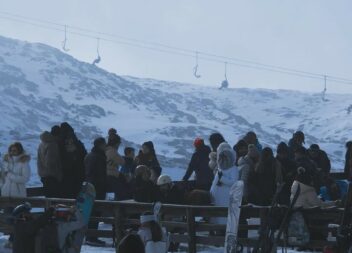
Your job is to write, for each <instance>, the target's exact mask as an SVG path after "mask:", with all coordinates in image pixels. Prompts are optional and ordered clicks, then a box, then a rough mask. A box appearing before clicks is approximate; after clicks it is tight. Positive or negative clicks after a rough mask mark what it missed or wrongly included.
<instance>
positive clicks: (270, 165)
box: [256, 147, 276, 173]
mask: <svg viewBox="0 0 352 253" xmlns="http://www.w3.org/2000/svg"><path fill="white" fill-rule="evenodd" d="M275 164H276V161H275V157H274V153H273V150H272V149H271V148H269V147H266V148H264V149H263V151H262V154H261V156H260V160H259V163H258V165H257V168H256V171H257V172H258V173H267V172H268V173H269V172H274V166H275Z"/></svg>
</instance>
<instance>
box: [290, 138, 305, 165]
mask: <svg viewBox="0 0 352 253" xmlns="http://www.w3.org/2000/svg"><path fill="white" fill-rule="evenodd" d="M304 143H305V136H304V133H303V132H302V131H297V132H295V133H294V134H293V136H292V138H291V139H290V140H289V142H288V148H289V157H290V159H295V151H296V150H297V149H298V148H300V147H303V144H304Z"/></svg>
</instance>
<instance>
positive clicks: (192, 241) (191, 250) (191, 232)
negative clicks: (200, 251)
mask: <svg viewBox="0 0 352 253" xmlns="http://www.w3.org/2000/svg"><path fill="white" fill-rule="evenodd" d="M186 214H187V231H188V253H196V252H197V240H196V224H195V219H194V213H193V209H191V208H187V210H186Z"/></svg>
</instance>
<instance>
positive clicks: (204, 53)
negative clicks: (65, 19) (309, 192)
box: [0, 11, 352, 83]
mask: <svg viewBox="0 0 352 253" xmlns="http://www.w3.org/2000/svg"><path fill="white" fill-rule="evenodd" d="M1 13H2V14H4V15H8V16H14V17H17V18H22V19H28V20H32V21H35V22H41V23H47V24H51V25H55V26H62V24H60V23H56V22H52V21H48V20H43V19H38V18H31V17H28V16H23V15H18V14H13V13H10V12H6V11H0V14H1ZM67 27H68V28H70V29H74V30H79V31H84V32H88V33H94V34H101V35H106V36H109V37H118V38H120V39H124V40H128V41H133V42H136V43H142V44H150V45H154V46H160V47H165V48H168V49H172V50H177V51H182V52H186V53H192V52H194V50H190V49H185V48H180V47H174V46H169V45H165V44H162V43H156V42H150V41H143V40H139V39H134V38H129V37H126V36H121V35H117V34H111V33H106V32H99V31H93V30H90V29H86V28H81V27H77V26H67ZM198 53H199V54H201V55H205V56H209V57H214V58H222V59H227V60H231V61H238V62H243V63H248V64H254V65H259V66H263V67H269V68H275V69H279V70H284V71H291V72H295V73H300V74H306V75H314V76H321V74H318V73H312V72H308V71H302V70H297V69H292V68H286V67H281V66H275V65H270V64H263V63H259V62H255V61H249V60H244V59H239V58H235V57H226V56H220V55H216V54H210V53H206V52H198ZM327 78H328V79H329V80H331V81H337V80H338V81H346V82H348V83H350V82H352V80H350V79H346V78H339V77H334V76H328V77H327Z"/></svg>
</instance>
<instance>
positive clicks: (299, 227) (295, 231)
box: [287, 211, 310, 246]
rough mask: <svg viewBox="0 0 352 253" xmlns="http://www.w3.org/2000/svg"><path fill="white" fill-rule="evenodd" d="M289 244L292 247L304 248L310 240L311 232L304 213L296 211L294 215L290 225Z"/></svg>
mask: <svg viewBox="0 0 352 253" xmlns="http://www.w3.org/2000/svg"><path fill="white" fill-rule="evenodd" d="M287 237H288V244H289V245H291V246H304V245H306V244H307V243H308V242H309V240H310V235H309V230H308V227H307V224H306V222H305V220H304V217H303V214H302V212H299V211H296V212H294V213H293V214H292V216H291V219H290V222H289V224H288V232H287Z"/></svg>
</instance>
